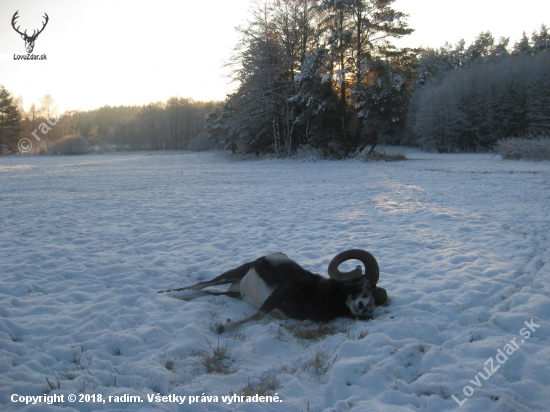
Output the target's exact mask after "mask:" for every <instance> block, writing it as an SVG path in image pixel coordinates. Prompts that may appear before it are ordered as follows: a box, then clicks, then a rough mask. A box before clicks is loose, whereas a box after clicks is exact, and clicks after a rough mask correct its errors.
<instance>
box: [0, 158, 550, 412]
mask: <svg viewBox="0 0 550 412" xmlns="http://www.w3.org/2000/svg"><path fill="white" fill-rule="evenodd" d="M408 157H409V158H411V159H412V160H410V161H407V162H399V163H362V162H299V161H289V160H285V161H283V160H263V161H257V162H235V161H231V160H229V159H228V158H225V157H222V156H220V155H217V154H212V153H202V154H189V153H168V154H151V153H133V154H126V155H102V156H98V155H90V156H81V157H13V156H12V157H3V158H0V276H1V278H0V409H2V410H11V411H22V410H28V411H31V410H32V411H54V410H56V411H57V410H71V409H76V410H83V411H91V410H112V411H119V410H166V411H176V410H186V411H205V410H208V411H228V410H247V411H283V410H284V411H307V410H309V411H349V410H352V411H410V410H417V409H421V410H426V411H441V410H462V411H533V410H549V409H548V408H549V405H550V339H549V337H550V321H549V314H550V262H549V257H550V249H549V244H550V240H549V235H550V163H548V162H540V163H533V162H523V161H517V162H516V161H514V162H509V161H506V162H505V161H502V160H500V159H499V158H497V157H491V156H490V155H438V154H424V153H410V154H409V155H408ZM347 248H364V249H367V250H369V251H370V252H371V253H373V254H374V256H375V257H376V258H377V259H378V262H379V264H380V268H381V275H380V282H379V285H380V286H382V287H384V288H386V289H387V290H388V293H389V295H390V299H391V304H390V305H389V306H387V307H380V308H378V309H377V312H376V313H377V316H376V318H375V319H374V320H372V321H370V322H361V321H358V322H352V321H349V320H345V319H339V320H337V321H335V322H332V323H330V324H329V325H328V326H329V327H330V328H329V329H332V332H334V334H332V335H327V336H325V337H323V338H322V339H319V340H312V339H310V340H308V339H304V338H302V337H301V335H298V336H297V334H295V333H293V332H292V331H290V330H288V329H286V328H284V327H280V326H279V325H280V324H282V323H283V322H282V321H277V320H274V319H272V318H265V319H264V320H262V321H260V322H257V323H253V324H250V325H248V326H245V327H243V328H242V329H241V330H239V331H238V333H233V334H231V335H228V334H222V335H217V334H216V333H215V332H214V331H213V327H212V325H213V324H214V323H215V322H219V321H223V320H225V319H226V318H231V319H237V318H240V317H241V316H244V315H250V314H252V313H254V310H253V308H252V307H250V306H249V305H248V304H247V303H245V302H243V301H238V300H234V299H231V298H228V297H215V298H208V297H203V298H198V299H196V300H194V301H191V302H185V301H181V300H177V299H173V298H171V297H169V296H167V295H163V294H157V293H156V291H157V290H160V289H165V288H170V287H180V286H186V285H189V284H191V283H194V282H197V281H200V280H205V279H209V278H213V277H215V276H217V275H218V274H220V273H222V272H224V271H226V270H228V269H230V268H232V267H236V266H237V265H240V264H242V263H244V262H246V261H249V260H252V259H254V258H256V257H259V256H262V255H265V254H267V253H270V252H275V251H282V252H285V253H286V254H288V255H289V256H290V257H292V258H293V259H295V260H296V261H297V262H299V263H300V264H301V265H303V266H304V267H305V268H307V269H309V270H311V271H313V272H316V273H323V274H325V273H326V268H327V265H328V263H329V261H330V259H331V258H332V257H333V256H334V255H335V254H336V253H337V252H339V251H341V250H344V249H347ZM525 322H527V324H526V323H525ZM287 323H288V324H293V323H296V322H295V321H289V322H287ZM527 334H530V337H529V338H527ZM214 355H217V357H216V356H214ZM209 372H211V373H209ZM52 388H53V389H52ZM266 388H267V389H266ZM269 389H271V390H269ZM262 390H264V394H265V393H267V394H268V395H272V396H275V394H277V395H276V396H277V397H278V399H279V401H280V402H263V403H260V402H246V401H245V402H237V403H231V404H229V403H228V402H229V399H228V398H227V397H229V396H230V395H232V394H244V395H246V394H249V395H250V394H252V395H254V393H256V392H259V391H262ZM265 390H267V392H266V391H265ZM44 394H47V396H50V397H49V398H46V400H48V401H51V400H53V399H54V398H53V397H52V396H53V395H58V396H57V400H60V399H61V395H63V402H58V403H54V404H52V405H48V404H46V403H37V404H35V405H34V406H33V405H30V404H29V405H26V404H25V403H24V402H25V396H40V395H44ZM71 394H73V395H76V401H75V402H71V401H70V400H69V399H68V398H69V395H71ZM158 394H160V395H158ZM124 395H127V397H124ZM148 395H149V396H150V397H151V396H153V395H155V396H157V397H156V398H153V399H152V402H151V401H150V400H149V399H148ZM168 395H172V396H171V397H170V398H168V397H167V398H164V399H163V398H162V397H160V396H168ZM203 395H204V396H203ZM129 396H134V397H135V398H129ZM137 396H139V398H137ZM175 396H178V397H183V396H186V397H187V398H185V401H184V405H178V404H177V403H174V402H173V401H174V399H176V398H175ZM453 396H454V398H453ZM109 397H110V398H109ZM190 397H192V398H190ZM207 397H209V398H207ZM216 397H217V402H216ZM222 397H226V398H222ZM28 399H30V400H31V402H32V399H33V398H28ZM37 399H38V398H34V400H37ZM138 399H141V400H142V402H141V403H136V402H135V401H136V400H138ZM177 399H178V400H180V398H177ZM235 399H236V398H233V400H235ZM276 399H277V398H275V400H276ZM42 400H44V399H42ZM79 400H83V401H84V402H79ZM190 400H191V401H193V403H191V404H189V401H190ZM245 400H246V399H245ZM249 400H250V399H249ZM252 400H253V399H252ZM14 401H17V402H14ZM93 401H96V402H93ZM97 401H100V402H97ZM103 401H105V403H103ZM116 401H119V402H116ZM129 401H134V402H129ZM459 403H462V406H459Z"/></svg>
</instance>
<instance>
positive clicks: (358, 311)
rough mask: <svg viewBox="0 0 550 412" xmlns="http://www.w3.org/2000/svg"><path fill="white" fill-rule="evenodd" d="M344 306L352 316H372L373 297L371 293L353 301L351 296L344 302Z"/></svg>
mask: <svg viewBox="0 0 550 412" xmlns="http://www.w3.org/2000/svg"><path fill="white" fill-rule="evenodd" d="M346 305H347V307H348V308H349V310H350V311H351V313H352V315H366V316H370V315H372V312H373V310H374V297H373V296H372V293H369V294H367V295H366V296H365V295H359V296H356V297H355V299H352V298H351V296H348V298H347V300H346Z"/></svg>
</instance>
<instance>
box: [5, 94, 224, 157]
mask: <svg viewBox="0 0 550 412" xmlns="http://www.w3.org/2000/svg"><path fill="white" fill-rule="evenodd" d="M216 104H217V102H201V101H194V100H193V99H189V98H182V97H171V98H169V99H168V100H167V101H166V102H156V103H150V104H147V105H143V106H116V107H111V106H103V107H101V108H99V109H95V110H89V111H67V112H65V113H64V114H63V115H61V116H59V114H58V110H57V106H56V105H55V101H54V99H53V97H52V96H51V95H46V96H44V97H43V98H42V99H40V104H39V105H36V104H34V103H33V104H32V105H31V106H30V108H29V110H27V111H25V110H24V109H23V107H22V100H21V99H20V98H19V99H17V98H13V97H12V96H11V94H10V93H9V92H8V91H7V90H6V89H5V87H4V86H0V143H3V144H4V145H5V146H8V147H9V149H10V150H11V151H18V141H19V139H20V138H21V137H26V138H28V139H30V140H31V142H32V145H33V151H32V153H49V152H51V148H52V147H54V146H52V145H56V144H57V143H59V142H60V141H61V140H63V139H64V138H66V137H72V136H82V137H84V138H85V139H86V140H87V141H88V142H89V143H90V145H91V146H92V147H95V149H96V150H100V151H124V150H187V149H188V148H189V143H190V142H191V141H192V139H193V138H195V137H196V136H198V135H200V134H201V133H204V129H205V116H206V114H207V113H209V112H211V111H212V110H213V109H214V107H215V106H216ZM57 146H59V145H57Z"/></svg>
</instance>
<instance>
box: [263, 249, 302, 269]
mask: <svg viewBox="0 0 550 412" xmlns="http://www.w3.org/2000/svg"><path fill="white" fill-rule="evenodd" d="M265 260H267V261H268V262H269V263H271V264H272V265H274V266H277V265H280V264H282V263H296V262H294V261H293V260H292V259H291V258H289V257H288V256H287V255H285V254H284V253H281V252H277V253H272V254H271V255H267V256H266V257H265Z"/></svg>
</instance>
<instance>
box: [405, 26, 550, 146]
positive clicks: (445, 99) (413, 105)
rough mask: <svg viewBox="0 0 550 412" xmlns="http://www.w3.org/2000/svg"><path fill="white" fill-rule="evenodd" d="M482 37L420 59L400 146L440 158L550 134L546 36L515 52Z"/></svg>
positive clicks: (549, 41) (549, 43)
mask: <svg viewBox="0 0 550 412" xmlns="http://www.w3.org/2000/svg"><path fill="white" fill-rule="evenodd" d="M508 43H509V39H508V38H501V39H499V41H498V42H497V41H495V40H494V38H493V36H492V34H491V33H490V32H483V33H481V34H480V35H479V36H478V37H477V38H476V40H475V41H474V42H473V43H472V44H471V45H470V46H469V47H466V46H465V43H464V41H463V40H461V41H459V42H458V43H457V44H456V46H455V47H452V46H451V45H450V44H448V43H447V44H445V45H444V46H443V47H441V48H440V49H438V50H436V49H426V50H423V51H422V52H421V56H420V58H419V62H418V66H417V67H418V68H417V73H418V74H417V76H418V77H417V80H416V84H415V91H414V93H413V94H412V98H411V101H410V105H409V113H408V123H407V132H406V133H405V140H407V141H408V142H411V143H413V144H416V145H419V146H424V147H426V148H432V149H436V150H438V151H440V152H451V151H480V150H481V151H486V150H490V149H492V148H493V146H494V145H495V144H496V143H497V141H498V140H500V139H503V138H509V137H521V136H529V135H530V136H537V135H544V134H548V132H549V131H550V70H549V69H550V53H548V51H549V50H550V33H549V31H548V29H547V28H546V26H545V25H542V26H541V28H540V30H539V31H538V32H537V31H535V32H534V33H533V34H532V36H531V38H530V39H528V38H527V36H526V35H525V33H524V34H523V37H522V39H521V40H520V41H518V42H517V43H516V44H514V46H513V47H512V48H509V47H508Z"/></svg>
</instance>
